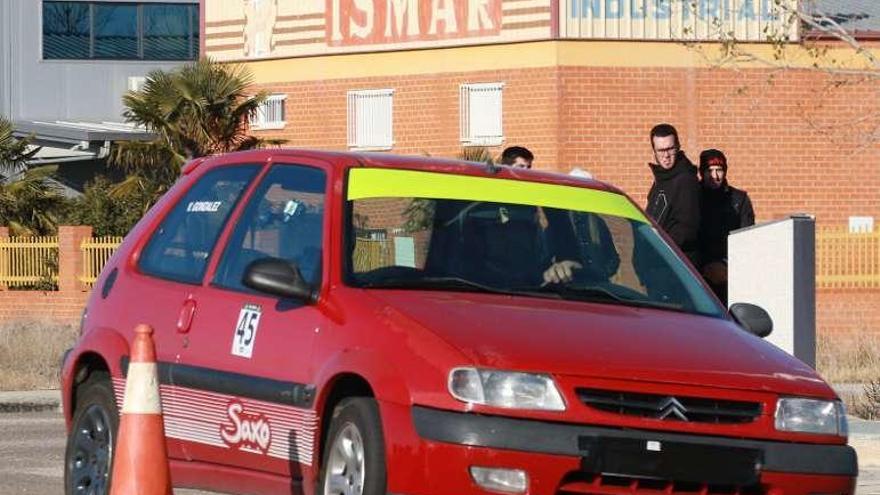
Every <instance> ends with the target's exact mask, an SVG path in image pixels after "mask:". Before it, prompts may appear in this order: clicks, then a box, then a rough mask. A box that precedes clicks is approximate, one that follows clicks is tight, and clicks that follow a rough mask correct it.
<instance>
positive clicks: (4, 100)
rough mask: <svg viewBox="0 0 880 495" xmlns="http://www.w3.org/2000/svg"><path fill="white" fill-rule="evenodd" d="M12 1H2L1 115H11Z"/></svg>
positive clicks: (0, 28) (0, 12) (0, 17)
mask: <svg viewBox="0 0 880 495" xmlns="http://www.w3.org/2000/svg"><path fill="white" fill-rule="evenodd" d="M11 11H12V4H11V2H8V1H7V2H4V1H0V115H3V116H9V112H10V105H11V102H10V99H11V98H12V96H11V93H10V92H9V90H10V82H11V80H10V78H11V77H12V75H11V74H10V71H9V63H10V60H9V50H10V48H11V46H12V41H11V39H12V31H11V26H10V12H11Z"/></svg>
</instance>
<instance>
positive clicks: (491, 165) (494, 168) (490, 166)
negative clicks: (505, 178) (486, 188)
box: [486, 158, 501, 175]
mask: <svg viewBox="0 0 880 495" xmlns="http://www.w3.org/2000/svg"><path fill="white" fill-rule="evenodd" d="M500 171H501V167H499V166H498V165H495V162H493V161H492V159H491V158H487V159H486V172H489V173H490V174H492V175H495V174H497V173H498V172H500Z"/></svg>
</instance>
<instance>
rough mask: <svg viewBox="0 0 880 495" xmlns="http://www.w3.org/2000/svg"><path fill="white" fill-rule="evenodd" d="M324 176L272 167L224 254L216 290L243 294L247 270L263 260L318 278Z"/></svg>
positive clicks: (313, 170) (299, 168)
mask: <svg viewBox="0 0 880 495" xmlns="http://www.w3.org/2000/svg"><path fill="white" fill-rule="evenodd" d="M326 182H327V178H326V174H325V173H324V171H323V170H320V169H317V168H312V167H306V166H300V165H275V166H273V167H272V170H270V171H269V173H268V174H266V177H265V178H264V179H263V181H262V182H261V183H260V185H259V186H258V187H257V189H256V191H255V192H254V194H253V196H251V199H250V202H249V203H248V205H247V207H246V208H245V210H244V213H242V215H241V217H240V218H239V220H238V223H237V224H236V226H235V231H234V232H233V234H232V237H231V238H230V240H229V243H228V244H227V246H226V249H225V250H224V252H223V257H222V258H221V259H220V264H219V265H218V266H217V272H216V274H215V275H214V285H216V286H219V287H224V288H229V289H234V290H240V291H247V292H250V291H251V290H250V289H247V288H245V287H244V285H243V284H242V278H243V276H244V272H245V269H246V268H247V266H248V265H249V264H250V263H251V262H252V261H255V260H258V259H261V258H269V257H271V258H281V259H284V260H287V261H290V262H292V263H295V264H296V266H297V268H299V270H300V273H302V275H303V278H304V279H305V280H306V281H307V282H309V283H310V284H312V286H315V285H317V284H318V283H319V282H320V277H321V247H322V234H323V218H324V202H325V191H324V189H325V184H326Z"/></svg>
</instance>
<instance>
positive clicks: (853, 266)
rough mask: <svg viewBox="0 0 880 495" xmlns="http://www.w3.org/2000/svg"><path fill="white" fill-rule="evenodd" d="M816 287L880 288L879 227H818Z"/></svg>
mask: <svg viewBox="0 0 880 495" xmlns="http://www.w3.org/2000/svg"><path fill="white" fill-rule="evenodd" d="M816 288H817V289H860V288H865V289H869V288H870V289H876V288H880V231H878V232H865V233H852V232H849V231H848V229H846V228H840V227H820V228H817V229H816Z"/></svg>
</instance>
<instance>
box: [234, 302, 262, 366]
mask: <svg viewBox="0 0 880 495" xmlns="http://www.w3.org/2000/svg"><path fill="white" fill-rule="evenodd" d="M261 312H262V311H261V309H260V306H258V305H256V304H245V305H244V307H243V308H241V312H240V313H239V314H238V323H236V324H235V335H233V336H232V354H233V355H235V356H241V357H245V358H248V359H250V357H251V355H252V354H253V353H254V342H256V340H257V328H259V326H260V314H261Z"/></svg>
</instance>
